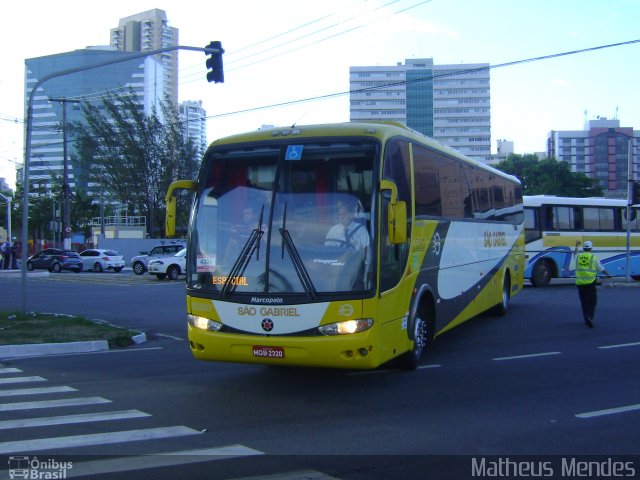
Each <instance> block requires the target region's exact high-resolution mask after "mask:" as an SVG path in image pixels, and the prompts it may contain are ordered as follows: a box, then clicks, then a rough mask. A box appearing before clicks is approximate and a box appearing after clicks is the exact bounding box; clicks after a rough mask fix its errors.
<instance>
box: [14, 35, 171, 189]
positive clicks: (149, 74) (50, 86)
mask: <svg viewBox="0 0 640 480" xmlns="http://www.w3.org/2000/svg"><path fill="white" fill-rule="evenodd" d="M127 56H128V54H127V53H123V52H118V51H116V50H115V49H113V48H111V47H95V48H88V49H83V50H75V51H72V52H67V53H59V54H55V55H48V56H44V57H38V58H30V59H27V60H25V97H24V98H25V111H26V105H27V101H28V98H29V95H30V94H31V91H32V90H33V87H34V86H35V83H36V82H37V81H38V80H40V79H42V78H43V77H45V76H46V75H49V74H51V73H55V72H59V71H62V70H68V69H71V68H77V67H81V66H89V65H95V64H98V63H101V62H106V61H110V60H114V59H119V58H126V57H127ZM163 76H164V72H163V68H162V65H159V64H158V62H157V61H156V60H155V59H153V58H151V57H148V58H146V59H144V58H143V59H137V60H130V61H123V62H121V63H116V64H114V65H110V66H108V67H100V68H95V69H91V70H86V71H83V72H79V73H75V74H72V75H66V76H63V77H58V78H54V79H51V80H49V81H47V82H45V83H44V84H42V85H41V86H40V88H39V89H38V91H37V92H34V93H33V95H34V100H33V119H32V128H31V132H32V135H31V155H30V158H29V167H28V168H29V178H30V182H31V183H32V184H33V185H35V186H36V188H35V189H33V190H32V191H37V192H41V193H42V194H48V193H49V192H51V190H52V189H53V188H54V187H55V185H54V183H55V182H57V181H59V179H60V178H61V177H62V174H63V171H64V162H65V158H64V142H63V131H64V127H65V123H64V118H65V111H64V110H65V108H66V125H70V124H71V123H72V122H76V121H82V120H83V118H82V112H81V109H80V105H79V104H78V103H72V102H75V101H95V102H99V101H100V100H101V99H102V98H104V97H105V96H106V95H108V94H109V93H112V92H120V93H122V92H123V89H126V90H128V89H129V88H131V89H133V91H134V94H135V95H136V96H137V98H139V99H140V102H141V103H142V104H143V105H145V107H146V108H147V109H150V108H151V107H152V106H153V105H154V104H157V102H158V100H159V99H160V98H162V94H163V93H162V92H163V90H164V89H163ZM60 99H65V100H69V102H61V101H60ZM147 111H150V110H147ZM67 147H68V148H67V159H66V160H67V164H68V180H69V185H70V187H71V189H72V191H73V190H74V188H75V187H76V186H78V185H80V186H82V187H84V188H86V189H87V190H89V189H90V186H89V185H87V184H85V183H83V182H84V180H83V179H82V178H83V176H82V172H81V170H80V168H79V166H78V164H77V163H76V161H75V158H76V156H77V155H76V153H75V144H74V142H73V137H72V136H71V135H69V136H68V137H67Z"/></svg>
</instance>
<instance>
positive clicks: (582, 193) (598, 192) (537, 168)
mask: <svg viewBox="0 0 640 480" xmlns="http://www.w3.org/2000/svg"><path fill="white" fill-rule="evenodd" d="M496 168H498V169H499V170H502V171H503V172H506V173H509V174H511V175H514V176H516V177H518V178H519V179H520V181H521V182H522V187H523V193H524V194H525V195H558V196H563V197H600V196H602V195H603V191H602V188H601V187H600V186H599V185H598V183H597V180H595V179H593V178H589V177H587V176H586V175H585V174H584V173H582V172H577V173H576V172H572V171H571V170H570V168H569V164H568V163H567V162H559V161H557V160H556V159H555V158H544V159H542V160H538V157H537V155H534V154H526V155H517V154H513V153H512V154H510V155H509V156H508V157H507V159H506V160H504V161H502V162H500V163H499V164H498V165H496Z"/></svg>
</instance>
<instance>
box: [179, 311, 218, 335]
mask: <svg viewBox="0 0 640 480" xmlns="http://www.w3.org/2000/svg"><path fill="white" fill-rule="evenodd" d="M187 317H188V322H189V325H191V326H192V327H193V328H199V329H200V330H211V331H212V332H218V331H220V329H221V328H222V324H221V323H220V322H216V321H215V320H211V319H209V318H204V317H198V316H197V315H187Z"/></svg>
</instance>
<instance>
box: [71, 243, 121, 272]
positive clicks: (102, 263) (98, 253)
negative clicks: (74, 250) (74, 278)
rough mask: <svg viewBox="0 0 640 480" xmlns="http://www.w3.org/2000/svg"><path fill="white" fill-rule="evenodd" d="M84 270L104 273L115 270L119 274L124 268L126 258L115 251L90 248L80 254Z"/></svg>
mask: <svg viewBox="0 0 640 480" xmlns="http://www.w3.org/2000/svg"><path fill="white" fill-rule="evenodd" d="M80 259H81V260H82V269H83V270H85V271H94V272H103V271H105V270H113V271H114V272H119V271H120V270H122V269H123V268H124V257H123V256H122V255H121V254H119V253H118V252H116V251H115V250H104V249H99V248H89V249H87V250H85V251H83V252H80Z"/></svg>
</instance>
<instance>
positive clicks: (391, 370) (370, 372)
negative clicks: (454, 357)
mask: <svg viewBox="0 0 640 480" xmlns="http://www.w3.org/2000/svg"><path fill="white" fill-rule="evenodd" d="M441 366H442V365H436V364H433V365H421V366H419V367H418V368H417V369H416V370H421V369H423V368H438V367H441ZM398 371H399V369H397V368H383V369H375V370H362V371H359V372H349V373H347V375H374V374H377V373H395V372H398Z"/></svg>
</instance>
